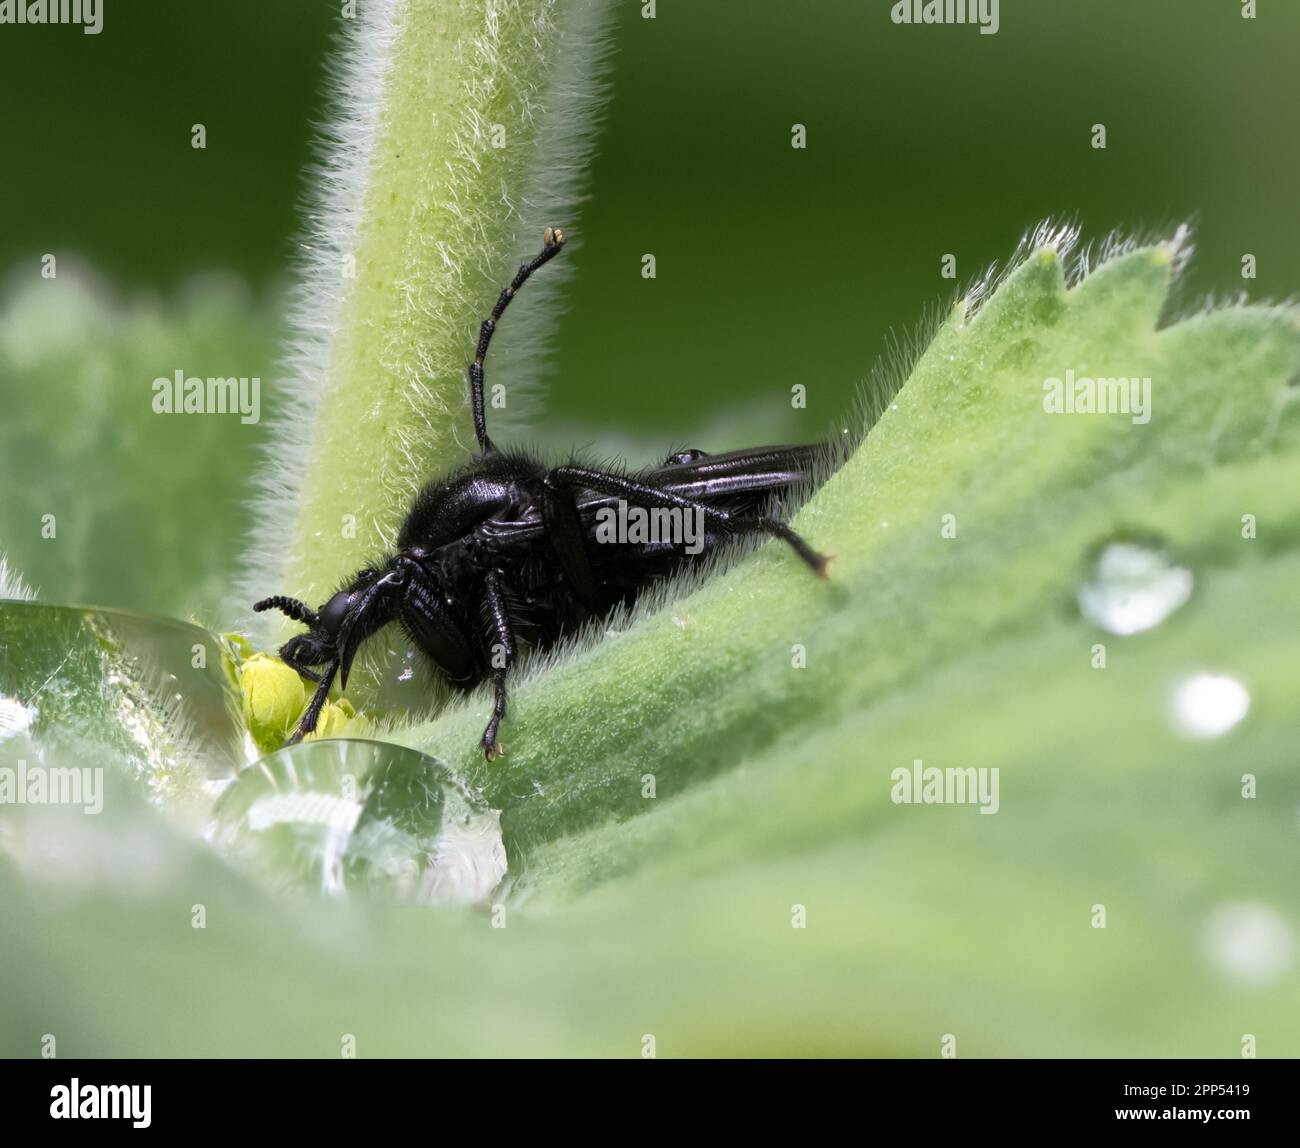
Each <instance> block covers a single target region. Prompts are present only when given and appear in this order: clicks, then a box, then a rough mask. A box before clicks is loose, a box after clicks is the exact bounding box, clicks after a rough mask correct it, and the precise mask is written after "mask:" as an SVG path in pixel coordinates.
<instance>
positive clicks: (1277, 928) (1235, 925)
mask: <svg viewBox="0 0 1300 1148" xmlns="http://www.w3.org/2000/svg"><path fill="white" fill-rule="evenodd" d="M1205 950H1206V954H1207V955H1208V956H1209V959H1210V962H1211V964H1213V965H1214V966H1215V967H1216V968H1217V969H1218V970H1219V971H1220V972H1222V973H1225V974H1227V975H1228V976H1230V977H1234V978H1236V979H1238V980H1243V981H1253V982H1255V983H1262V982H1266V981H1271V980H1275V979H1276V978H1277V977H1279V976H1281V974H1282V973H1284V972H1286V971H1287V969H1288V968H1290V967H1291V961H1292V959H1293V957H1294V955H1295V936H1294V934H1293V933H1292V931H1291V928H1290V926H1289V925H1288V924H1287V923H1286V921H1285V920H1284V919H1283V918H1282V915H1281V914H1280V913H1279V912H1278V911H1277V910H1276V909H1274V908H1273V907H1272V906H1270V905H1263V904H1252V903H1249V902H1242V903H1236V904H1229V905H1221V906H1219V908H1217V909H1215V910H1214V912H1213V913H1211V914H1210V916H1209V919H1208V920H1207V921H1206V925H1205Z"/></svg>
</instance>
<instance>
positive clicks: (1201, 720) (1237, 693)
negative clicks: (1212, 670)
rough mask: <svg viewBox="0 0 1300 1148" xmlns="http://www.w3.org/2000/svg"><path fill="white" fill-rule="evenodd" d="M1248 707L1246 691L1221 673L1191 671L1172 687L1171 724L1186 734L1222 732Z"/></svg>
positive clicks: (1210, 734) (1197, 736) (1239, 718)
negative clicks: (1190, 673)
mask: <svg viewBox="0 0 1300 1148" xmlns="http://www.w3.org/2000/svg"><path fill="white" fill-rule="evenodd" d="M1249 709H1250V692H1249V691H1248V690H1247V689H1246V687H1245V686H1243V685H1242V684H1241V683H1240V682H1239V681H1237V679H1236V678H1230V677H1228V676H1226V675H1224V674H1193V675H1192V676H1191V677H1190V678H1185V679H1184V680H1183V681H1181V682H1179V684H1178V686H1177V688H1176V689H1175V690H1174V701H1173V717H1174V725H1175V726H1177V728H1178V731H1179V732H1180V733H1182V734H1185V735H1186V736H1187V737H1196V738H1211V737H1218V736H1220V735H1221V734H1225V733H1227V732H1228V730H1230V729H1232V727H1233V726H1235V725H1236V724H1237V723H1238V722H1239V721H1241V719H1242V718H1244V717H1245V716H1246V713H1247V711H1248V710H1249Z"/></svg>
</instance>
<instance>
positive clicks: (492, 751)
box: [482, 570, 515, 761]
mask: <svg viewBox="0 0 1300 1148" xmlns="http://www.w3.org/2000/svg"><path fill="white" fill-rule="evenodd" d="M483 603H484V605H485V607H486V613H487V627H488V629H487V642H488V653H489V659H488V662H489V665H490V666H491V667H492V717H491V718H490V719H489V720H488V724H487V729H485V730H484V731H483V743H482V744H483V752H484V753H485V754H486V755H487V759H488V761H495V760H496V759H497V758H498V757H500V756H501V755H502V754H503V753H505V751H506V747H505V746H503V745H502V744H501V742H500V741H499V740H498V737H497V734H498V731H499V730H500V728H501V720H502V719H503V718H504V717H505V716H506V674H508V673H509V672H510V667H511V666H512V665H514V661H515V634H514V627H513V626H512V625H511V624H510V611H509V608H508V606H507V604H506V596H505V587H504V584H503V583H502V580H501V575H500V573H498V572H497V571H496V570H489V571H488V572H487V574H486V576H485V577H484V579H483Z"/></svg>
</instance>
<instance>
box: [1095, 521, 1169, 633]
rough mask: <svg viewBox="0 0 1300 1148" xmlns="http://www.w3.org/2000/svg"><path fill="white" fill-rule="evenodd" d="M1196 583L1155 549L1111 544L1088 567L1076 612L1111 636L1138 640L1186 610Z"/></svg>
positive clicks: (1127, 542)
mask: <svg viewBox="0 0 1300 1148" xmlns="http://www.w3.org/2000/svg"><path fill="white" fill-rule="evenodd" d="M1194 581H1195V580H1194V579H1193V577H1192V572H1191V571H1190V570H1188V569H1186V568H1185V567H1182V566H1179V565H1178V564H1177V563H1175V562H1174V561H1173V559H1172V558H1171V557H1170V556H1169V554H1168V553H1167V552H1166V551H1165V550H1164V549H1162V548H1161V547H1159V546H1157V545H1155V544H1151V543H1146V542H1140V541H1135V540H1115V541H1111V542H1108V543H1106V544H1105V545H1104V546H1102V547H1101V548H1100V550H1098V551H1097V552H1096V554H1095V555H1094V556H1093V557H1092V558H1091V559H1090V561H1089V563H1088V567H1087V571H1086V574H1085V576H1084V581H1083V583H1082V584H1081V585H1080V587H1079V596H1078V597H1079V612H1080V613H1081V614H1082V615H1083V616H1084V617H1085V618H1087V619H1088V621H1090V622H1092V623H1094V624H1095V625H1098V626H1100V627H1101V628H1102V629H1103V630H1106V631H1108V632H1109V633H1112V634H1120V635H1126V634H1138V633H1141V632H1142V631H1143V630H1150V629H1153V628H1154V627H1156V626H1158V625H1160V623H1161V622H1163V621H1164V620H1165V619H1166V618H1168V617H1169V615H1170V614H1172V613H1174V611H1176V610H1178V609H1179V608H1180V607H1182V606H1183V605H1185V604H1186V603H1187V600H1188V599H1189V598H1191V596H1192V586H1193V584H1194Z"/></svg>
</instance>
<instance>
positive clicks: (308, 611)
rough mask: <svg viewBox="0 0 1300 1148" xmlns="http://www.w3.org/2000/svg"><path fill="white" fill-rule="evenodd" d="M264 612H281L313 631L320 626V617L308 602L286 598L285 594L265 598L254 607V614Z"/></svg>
mask: <svg viewBox="0 0 1300 1148" xmlns="http://www.w3.org/2000/svg"><path fill="white" fill-rule="evenodd" d="M263 610H279V611H280V613H281V614H284V615H286V616H287V617H289V618H292V619H293V620H294V621H295V622H301V623H302V624H303V625H304V626H311V627H312V628H313V629H314V628H315V627H316V626H319V625H320V615H319V614H317V613H316V611H315V610H313V609H312V608H311V607H310V606H308V605H307V603H306V602H299V601H298V599H297V598H286V597H285V596H284V595H283V594H276V595H275V596H274V597H273V598H263V599H262V600H261V601H260V602H257V603H255V604H254V605H253V613H255V614H260V613H261V612H262V611H263Z"/></svg>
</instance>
